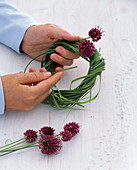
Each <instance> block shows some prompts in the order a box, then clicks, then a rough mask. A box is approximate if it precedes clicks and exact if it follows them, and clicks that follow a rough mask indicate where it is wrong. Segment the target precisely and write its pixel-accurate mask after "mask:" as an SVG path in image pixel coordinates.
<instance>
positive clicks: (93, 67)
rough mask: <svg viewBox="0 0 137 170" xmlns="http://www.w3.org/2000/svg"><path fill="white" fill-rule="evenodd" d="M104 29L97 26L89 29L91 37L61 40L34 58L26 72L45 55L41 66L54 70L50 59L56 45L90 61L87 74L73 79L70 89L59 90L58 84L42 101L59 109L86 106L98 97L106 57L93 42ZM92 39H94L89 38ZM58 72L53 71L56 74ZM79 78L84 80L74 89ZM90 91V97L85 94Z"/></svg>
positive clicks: (98, 38) (53, 63)
mask: <svg viewBox="0 0 137 170" xmlns="http://www.w3.org/2000/svg"><path fill="white" fill-rule="evenodd" d="M102 33H103V31H102V29H101V28H100V27H99V26H97V27H95V28H92V29H91V30H90V31H89V33H88V34H89V37H87V38H84V39H81V40H77V41H61V42H58V43H56V44H54V45H52V46H51V47H50V48H49V49H48V51H47V52H44V53H42V54H40V55H38V56H36V57H35V58H33V59H32V60H31V61H30V62H29V63H28V64H27V66H26V68H25V70H24V72H26V69H27V67H28V66H29V65H30V63H31V62H32V61H33V60H35V59H36V58H38V57H40V56H43V58H42V61H41V67H45V69H46V70H47V71H52V70H53V69H54V68H55V65H56V63H55V62H54V61H52V60H51V59H50V55H51V54H52V53H56V50H55V49H56V47H57V46H62V47H64V48H66V49H67V50H69V51H72V52H75V53H77V54H78V55H80V56H81V57H82V58H83V59H84V60H86V61H87V62H88V63H89V69H88V72H87V75H85V76H82V77H78V78H76V79H74V80H72V81H71V83H70V89H69V90H59V89H58V87H57V85H55V86H54V88H52V89H51V94H50V95H49V96H48V97H47V98H46V99H45V100H44V101H43V102H42V103H43V104H50V105H51V106H53V107H54V106H56V107H58V108H59V109H65V108H70V107H74V106H75V105H78V106H81V107H84V105H83V104H85V103H88V102H90V101H92V100H94V99H96V98H97V96H98V94H99V92H100V89H101V73H102V71H103V70H105V59H104V58H103V57H101V54H100V50H99V51H98V50H97V49H96V48H95V45H94V44H93V42H96V41H98V40H100V39H101V37H102ZM90 38H91V39H92V41H90V40H88V39H90ZM76 67H77V66H74V67H70V68H66V69H62V70H60V71H63V70H68V69H72V68H76ZM55 73H56V72H52V74H55ZM98 76H99V79H100V87H99V90H98V92H97V94H96V95H95V96H93V97H92V95H91V92H92V90H93V88H94V86H95V83H96V79H97V77H98ZM78 80H82V81H81V83H80V84H79V85H78V86H77V87H75V88H73V89H72V84H73V83H74V82H76V81H78ZM89 93H90V97H89V99H86V98H85V96H87V94H89Z"/></svg>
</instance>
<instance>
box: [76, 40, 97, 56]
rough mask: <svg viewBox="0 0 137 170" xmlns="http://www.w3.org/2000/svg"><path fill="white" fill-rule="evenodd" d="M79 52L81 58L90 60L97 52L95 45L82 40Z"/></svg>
mask: <svg viewBox="0 0 137 170" xmlns="http://www.w3.org/2000/svg"><path fill="white" fill-rule="evenodd" d="M78 50H79V53H80V55H81V56H83V57H86V58H90V57H91V56H92V55H93V54H94V51H95V45H94V44H93V43H92V42H90V40H84V41H83V40H82V41H80V43H79V46H78Z"/></svg>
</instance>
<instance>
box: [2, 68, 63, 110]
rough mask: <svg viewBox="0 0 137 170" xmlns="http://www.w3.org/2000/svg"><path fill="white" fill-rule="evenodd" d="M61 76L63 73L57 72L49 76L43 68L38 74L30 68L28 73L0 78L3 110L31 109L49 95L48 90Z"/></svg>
mask: <svg viewBox="0 0 137 170" xmlns="http://www.w3.org/2000/svg"><path fill="white" fill-rule="evenodd" d="M57 70H59V69H56V71H57ZM62 75H63V72H58V73H56V74H55V75H53V76H51V73H50V72H47V71H46V70H45V68H41V70H40V72H36V71H35V69H34V68H30V72H29V73H17V74H9V75H5V76H2V77H1V79H2V84H3V90H4V96H5V110H21V111H28V110H31V109H33V108H34V107H35V106H36V105H37V104H39V103H41V102H42V101H43V100H44V99H46V98H47V97H48V96H49V95H50V89H51V88H52V87H53V86H54V85H55V84H56V83H57V82H58V81H59V80H60V79H61V77H62ZM32 84H34V86H32Z"/></svg>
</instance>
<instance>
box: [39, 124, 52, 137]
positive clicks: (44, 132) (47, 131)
mask: <svg viewBox="0 0 137 170" xmlns="http://www.w3.org/2000/svg"><path fill="white" fill-rule="evenodd" d="M54 131H55V129H53V128H51V127H49V126H44V127H42V128H41V129H40V130H39V133H40V135H54Z"/></svg>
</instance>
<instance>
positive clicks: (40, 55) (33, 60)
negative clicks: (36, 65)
mask: <svg viewBox="0 0 137 170" xmlns="http://www.w3.org/2000/svg"><path fill="white" fill-rule="evenodd" d="M44 54H46V53H42V54H40V55H38V56H36V57H34V58H33V59H32V60H31V61H30V62H29V63H28V64H27V66H26V67H25V69H24V73H25V72H26V70H27V68H28V66H29V65H30V63H32V61H34V60H35V59H36V58H38V57H40V56H41V55H44Z"/></svg>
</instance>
